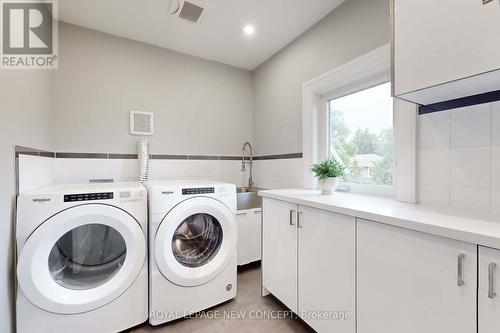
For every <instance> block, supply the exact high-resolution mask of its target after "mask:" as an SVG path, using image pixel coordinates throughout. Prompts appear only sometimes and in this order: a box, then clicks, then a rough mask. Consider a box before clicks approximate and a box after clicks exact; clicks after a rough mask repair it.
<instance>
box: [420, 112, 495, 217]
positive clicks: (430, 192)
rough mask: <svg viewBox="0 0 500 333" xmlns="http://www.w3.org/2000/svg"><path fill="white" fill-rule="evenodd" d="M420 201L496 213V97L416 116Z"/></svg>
mask: <svg viewBox="0 0 500 333" xmlns="http://www.w3.org/2000/svg"><path fill="white" fill-rule="evenodd" d="M417 160H418V166H417V167H418V175H417V177H418V185H419V186H418V187H419V190H418V196H419V202H420V203H424V204H432V205H438V206H445V207H452V208H458V209H468V210H473V211H481V212H494V213H500V102H495V103H487V104H481V105H475V106H469V107H464V108H460V109H455V110H448V111H442V112H436V113H431V114H426V115H422V116H419V118H418V157H417Z"/></svg>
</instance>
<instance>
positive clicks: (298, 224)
mask: <svg viewBox="0 0 500 333" xmlns="http://www.w3.org/2000/svg"><path fill="white" fill-rule="evenodd" d="M303 213H304V212H303V211H301V210H299V213H298V214H297V228H300V229H302V226H301V225H300V217H301V216H302V214H303Z"/></svg>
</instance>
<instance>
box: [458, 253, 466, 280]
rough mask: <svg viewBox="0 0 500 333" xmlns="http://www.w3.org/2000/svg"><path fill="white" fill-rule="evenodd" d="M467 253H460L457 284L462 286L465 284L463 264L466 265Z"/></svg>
mask: <svg viewBox="0 0 500 333" xmlns="http://www.w3.org/2000/svg"><path fill="white" fill-rule="evenodd" d="M464 259H465V254H463V253H460V254H459V255H458V274H457V286H459V287H462V286H463V285H464V284H465V281H464V279H463V266H464Z"/></svg>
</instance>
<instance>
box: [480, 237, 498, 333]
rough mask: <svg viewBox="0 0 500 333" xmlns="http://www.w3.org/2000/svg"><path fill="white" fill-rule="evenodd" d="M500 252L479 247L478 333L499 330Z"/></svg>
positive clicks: (489, 332) (491, 332)
mask: <svg viewBox="0 0 500 333" xmlns="http://www.w3.org/2000/svg"><path fill="white" fill-rule="evenodd" d="M499 273H500V250H495V249H490V248H486V247H479V289H478V311H479V313H478V316H479V318H478V323H479V326H478V327H479V333H498V331H499V329H500V292H499V291H498V290H499V289H498V287H499V286H500V275H499Z"/></svg>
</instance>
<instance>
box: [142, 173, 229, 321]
mask: <svg viewBox="0 0 500 333" xmlns="http://www.w3.org/2000/svg"><path fill="white" fill-rule="evenodd" d="M146 187H147V189H148V196H149V214H150V215H149V223H150V224H149V253H150V256H151V260H150V265H149V311H150V315H149V322H150V323H151V324H152V325H158V324H162V323H166V322H168V321H171V320H175V319H177V318H182V317H186V316H190V315H192V314H193V313H196V312H199V311H201V310H204V309H207V308H210V307H212V306H214V305H217V304H220V303H223V302H225V301H227V300H230V299H232V298H234V297H235V296H236V290H237V285H236V245H237V238H238V237H237V226H236V222H235V214H236V187H235V185H233V184H225V183H221V182H215V181H193V182H190V181H155V182H148V183H146Z"/></svg>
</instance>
